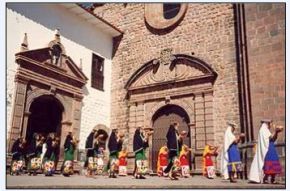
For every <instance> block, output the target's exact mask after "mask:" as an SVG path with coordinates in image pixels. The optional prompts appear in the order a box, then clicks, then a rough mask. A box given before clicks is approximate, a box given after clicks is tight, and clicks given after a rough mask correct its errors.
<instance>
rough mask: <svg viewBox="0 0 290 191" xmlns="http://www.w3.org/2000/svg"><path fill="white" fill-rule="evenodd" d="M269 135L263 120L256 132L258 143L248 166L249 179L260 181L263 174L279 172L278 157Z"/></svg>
mask: <svg viewBox="0 0 290 191" xmlns="http://www.w3.org/2000/svg"><path fill="white" fill-rule="evenodd" d="M271 135H272V134H271V132H270V130H269V128H268V124H267V123H265V122H263V123H262V126H261V128H260V130H259V133H258V143H257V145H256V150H255V156H254V159H253V162H252V164H251V168H250V173H249V180H250V181H253V182H257V183H261V182H262V181H263V178H264V175H273V174H279V173H281V165H280V163H279V157H278V154H277V151H276V149H275V145H274V141H273V140H271Z"/></svg>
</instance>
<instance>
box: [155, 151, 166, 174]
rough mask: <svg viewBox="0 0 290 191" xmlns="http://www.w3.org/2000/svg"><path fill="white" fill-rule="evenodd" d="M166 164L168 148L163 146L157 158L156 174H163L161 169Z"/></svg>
mask: <svg viewBox="0 0 290 191" xmlns="http://www.w3.org/2000/svg"><path fill="white" fill-rule="evenodd" d="M167 165H168V148H167V146H163V147H161V148H160V150H159V153H158V160H157V174H158V176H163V171H164V169H165V168H166V166H167Z"/></svg>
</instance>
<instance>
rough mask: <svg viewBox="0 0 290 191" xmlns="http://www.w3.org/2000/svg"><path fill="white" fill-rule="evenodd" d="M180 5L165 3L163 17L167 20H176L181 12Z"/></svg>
mask: <svg viewBox="0 0 290 191" xmlns="http://www.w3.org/2000/svg"><path fill="white" fill-rule="evenodd" d="M180 7H181V4H180V3H164V4H163V16H164V18H165V19H172V18H174V17H175V16H176V15H177V14H178V13H179V11H180Z"/></svg>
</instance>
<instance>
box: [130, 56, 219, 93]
mask: <svg viewBox="0 0 290 191" xmlns="http://www.w3.org/2000/svg"><path fill="white" fill-rule="evenodd" d="M215 76H216V74H215V72H214V71H213V70H212V69H211V68H210V67H209V66H208V65H206V64H205V63H204V62H202V61H200V60H198V59H196V58H192V57H189V56H186V55H175V59H174V60H173V61H172V62H171V63H166V64H163V63H160V62H158V61H156V60H152V61H150V62H148V63H146V64H145V65H143V66H142V67H141V68H140V69H139V70H137V71H136V72H135V73H134V74H133V75H132V77H131V78H130V80H129V81H128V82H127V85H126V89H128V90H135V89H143V88H149V87H154V86H160V85H163V84H168V83H179V82H184V81H196V80H202V79H209V80H212V81H214V79H215ZM207 81H208V80H207Z"/></svg>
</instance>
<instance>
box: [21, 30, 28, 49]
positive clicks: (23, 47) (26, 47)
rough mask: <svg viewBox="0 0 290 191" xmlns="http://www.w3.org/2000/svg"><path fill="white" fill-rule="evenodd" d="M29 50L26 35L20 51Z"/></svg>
mask: <svg viewBox="0 0 290 191" xmlns="http://www.w3.org/2000/svg"><path fill="white" fill-rule="evenodd" d="M26 50H28V40H27V34H26V33H24V38H23V42H22V43H21V48H20V51H21V52H22V51H26Z"/></svg>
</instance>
